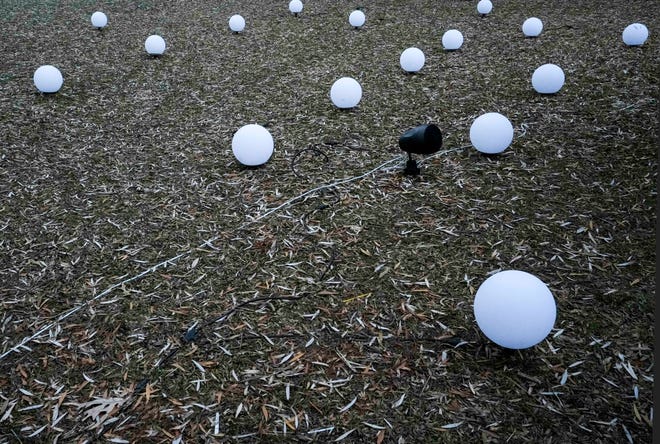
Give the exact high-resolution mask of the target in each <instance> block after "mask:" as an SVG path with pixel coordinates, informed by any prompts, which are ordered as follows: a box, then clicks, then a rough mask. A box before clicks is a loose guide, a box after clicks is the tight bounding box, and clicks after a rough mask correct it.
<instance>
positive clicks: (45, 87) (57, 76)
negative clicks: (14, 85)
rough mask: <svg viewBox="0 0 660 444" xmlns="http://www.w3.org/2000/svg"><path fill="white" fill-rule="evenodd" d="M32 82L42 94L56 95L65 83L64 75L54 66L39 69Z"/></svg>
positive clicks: (44, 66)
mask: <svg viewBox="0 0 660 444" xmlns="http://www.w3.org/2000/svg"><path fill="white" fill-rule="evenodd" d="M32 80H33V81H34V86H36V87H37V89H38V90H39V91H41V92H42V93H55V92H57V91H59V90H60V88H61V87H62V84H63V83H64V79H63V78H62V73H61V72H60V70H59V69H57V68H55V67H54V66H53V65H43V66H40V67H39V68H37V70H36V71H35V72H34V76H33V77H32Z"/></svg>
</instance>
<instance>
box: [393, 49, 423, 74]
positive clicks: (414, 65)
mask: <svg viewBox="0 0 660 444" xmlns="http://www.w3.org/2000/svg"><path fill="white" fill-rule="evenodd" d="M425 61H426V58H425V57H424V53H423V52H422V50H421V49H419V48H408V49H406V50H405V51H403V52H402V53H401V57H400V58H399V63H401V68H403V70H404V71H408V72H417V71H419V70H420V69H422V67H423V66H424V62H425Z"/></svg>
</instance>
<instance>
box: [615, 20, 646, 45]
mask: <svg viewBox="0 0 660 444" xmlns="http://www.w3.org/2000/svg"><path fill="white" fill-rule="evenodd" d="M621 37H622V38H623V43H625V44H626V45H628V46H640V45H643V44H644V42H645V41H646V39H648V38H649V30H648V28H647V27H646V26H645V25H643V24H641V23H633V24H632V25H628V26H626V29H624V30H623V34H622V35H621Z"/></svg>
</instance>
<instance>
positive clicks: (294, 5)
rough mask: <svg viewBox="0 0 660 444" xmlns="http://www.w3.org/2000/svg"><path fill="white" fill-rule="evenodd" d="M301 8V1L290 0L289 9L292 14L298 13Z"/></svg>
mask: <svg viewBox="0 0 660 444" xmlns="http://www.w3.org/2000/svg"><path fill="white" fill-rule="evenodd" d="M302 10H303V3H302V2H301V1H300V0H291V1H290V2H289V11H291V12H292V13H293V14H298V13H299V12H302Z"/></svg>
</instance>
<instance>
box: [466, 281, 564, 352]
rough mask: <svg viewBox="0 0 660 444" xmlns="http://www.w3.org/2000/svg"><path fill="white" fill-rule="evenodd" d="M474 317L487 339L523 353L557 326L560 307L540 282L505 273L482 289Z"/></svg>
mask: <svg viewBox="0 0 660 444" xmlns="http://www.w3.org/2000/svg"><path fill="white" fill-rule="evenodd" d="M474 317H475V318H476V320H477V325H478V326H479V328H480V329H481V331H482V332H483V333H484V334H485V335H486V336H487V337H488V339H490V340H491V341H493V342H495V343H496V344H498V345H501V346H502V347H506V348H513V349H521V348H528V347H532V346H534V345H536V344H538V343H539V342H541V341H542V340H543V339H545V337H546V336H548V333H550V331H551V330H552V327H553V326H554V325H555V319H556V318H557V306H556V305H555V299H554V297H553V296H552V293H551V292H550V290H549V289H548V287H547V286H546V285H545V284H544V283H543V281H541V280H540V279H539V278H537V277H536V276H534V275H533V274H529V273H526V272H524V271H518V270H506V271H500V272H499V273H496V274H494V275H492V276H491V277H489V278H488V279H486V280H485V281H484V282H483V283H482V284H481V285H480V286H479V289H478V290H477V294H476V296H475V298H474Z"/></svg>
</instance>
